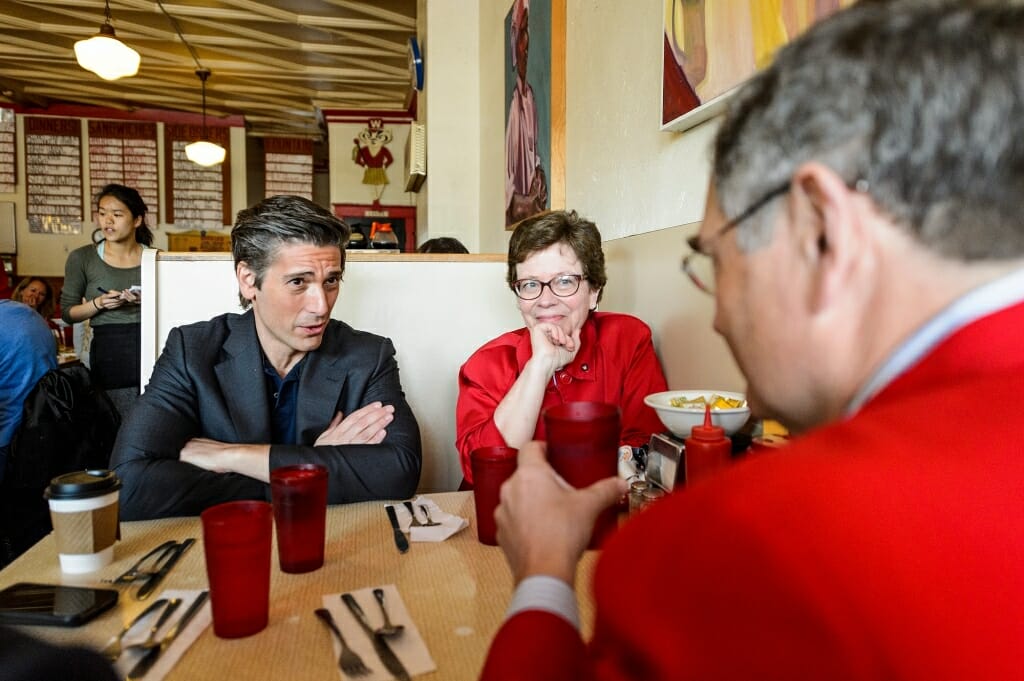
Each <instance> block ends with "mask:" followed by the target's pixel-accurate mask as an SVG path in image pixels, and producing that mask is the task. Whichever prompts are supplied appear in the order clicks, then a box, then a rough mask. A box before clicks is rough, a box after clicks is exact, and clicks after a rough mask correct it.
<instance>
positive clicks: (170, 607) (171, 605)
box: [125, 598, 181, 649]
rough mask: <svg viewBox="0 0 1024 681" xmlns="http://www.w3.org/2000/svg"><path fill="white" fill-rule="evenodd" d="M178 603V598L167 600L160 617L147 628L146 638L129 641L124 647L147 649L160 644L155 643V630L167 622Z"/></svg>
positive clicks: (179, 603)
mask: <svg viewBox="0 0 1024 681" xmlns="http://www.w3.org/2000/svg"><path fill="white" fill-rule="evenodd" d="M179 605H181V599H180V598H172V599H170V600H169V601H167V607H166V608H164V611H163V612H162V613H160V617H158V618H157V619H156V622H154V623H153V626H151V627H150V628H149V634H148V635H147V636H146V640H145V641H143V642H141V643H130V644H128V645H127V646H125V647H126V648H144V649H149V648H153V647H155V646H158V645H160V644H159V643H157V640H156V635H157V632H159V631H160V627H162V626H164V625H165V624H166V623H167V620H169V619H170V617H171V615H173V614H174V611H175V610H177V609H178V606H179Z"/></svg>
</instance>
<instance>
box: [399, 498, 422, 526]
mask: <svg viewBox="0 0 1024 681" xmlns="http://www.w3.org/2000/svg"><path fill="white" fill-rule="evenodd" d="M402 504H404V505H405V508H406V510H408V511H409V515H411V516H412V524H413V525H414V526H416V527H420V526H422V525H423V523H421V522H420V519H419V518H417V517H416V511H415V510H413V507H412V502H411V501H403V502H402Z"/></svg>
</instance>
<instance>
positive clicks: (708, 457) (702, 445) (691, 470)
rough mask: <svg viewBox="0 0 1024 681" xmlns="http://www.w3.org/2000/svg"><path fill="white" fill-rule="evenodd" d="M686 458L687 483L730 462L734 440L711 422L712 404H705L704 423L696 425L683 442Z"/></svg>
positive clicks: (705, 475) (709, 473)
mask: <svg viewBox="0 0 1024 681" xmlns="http://www.w3.org/2000/svg"><path fill="white" fill-rule="evenodd" d="M683 446H684V447H685V451H684V452H683V456H684V457H685V458H686V483H687V484H690V483H692V482H694V481H695V480H699V479H701V478H704V477H707V476H709V475H711V474H712V473H714V472H715V471H717V470H718V469H720V468H724V467H725V466H726V465H727V464H728V463H729V457H730V456H731V454H732V441H731V440H729V438H727V437H726V436H725V430H724V429H723V428H721V427H720V426H716V425H713V424H712V423H711V405H710V404H706V405H704V425H703V426H694V427H693V428H692V429H691V430H690V437H688V438H686V440H685V441H684V442H683Z"/></svg>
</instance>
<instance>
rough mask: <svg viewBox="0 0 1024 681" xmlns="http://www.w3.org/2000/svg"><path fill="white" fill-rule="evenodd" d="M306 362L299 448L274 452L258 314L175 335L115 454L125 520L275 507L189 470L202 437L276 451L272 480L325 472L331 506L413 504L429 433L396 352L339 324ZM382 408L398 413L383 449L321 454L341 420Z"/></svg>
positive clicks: (234, 480) (233, 482) (259, 487)
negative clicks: (280, 474) (284, 471)
mask: <svg viewBox="0 0 1024 681" xmlns="http://www.w3.org/2000/svg"><path fill="white" fill-rule="evenodd" d="M305 361H306V364H305V365H304V367H303V369H302V376H301V379H300V381H299V394H298V405H297V412H296V432H297V434H298V440H299V442H300V443H302V444H298V445H285V444H275V443H272V442H271V424H270V405H269V403H268V399H267V389H266V384H265V374H264V372H263V359H262V352H261V350H260V344H259V339H258V337H257V335H256V325H255V322H254V320H253V313H252V311H251V310H250V311H248V312H246V313H245V314H224V315H220V316H219V317H215V318H213V319H211V320H210V321H208V322H199V323H197V324H190V325H187V326H181V327H178V328H175V329H172V330H171V332H170V334H169V335H168V337H167V344H166V345H165V347H164V350H163V353H161V355H160V357H159V359H158V360H157V362H156V365H155V366H154V369H153V375H152V376H151V378H150V380H149V384H148V385H147V386H146V391H145V392H144V393H143V394H142V396H141V397H140V398H139V402H138V404H136V406H135V407H134V408H133V409H132V411H131V413H130V414H129V416H128V419H127V420H126V421H125V422H124V423H123V424H122V426H121V430H120V432H119V434H118V437H117V441H116V443H115V444H114V451H113V454H112V457H111V467H112V468H114V470H116V471H117V474H118V475H119V476H120V477H121V480H122V482H123V487H122V489H121V498H120V506H121V519H122V520H142V519H148V518H161V517H168V516H183V515H197V514H199V513H201V512H202V511H203V510H204V509H206V508H207V507H209V506H212V505H214V504H218V503H221V502H225V501H236V500H241V499H262V500H269V499H270V485H269V484H267V483H264V482H261V481H259V480H256V479H254V478H250V477H248V476H245V475H240V474H237V473H216V472H213V471H207V470H204V469H201V468H198V467H197V466H193V465H192V464H189V463H184V462H182V461H180V459H179V453H180V451H181V449H182V447H183V446H184V445H185V443H186V442H188V441H189V440H190V439H192V438H196V437H204V438H210V439H213V440H218V441H221V442H231V443H239V444H268V443H269V444H270V445H271V447H270V468H271V470H273V469H274V468H277V467H279V466H286V465H289V464H295V463H307V462H312V463H319V464H322V465H324V466H326V467H327V469H328V471H329V476H330V477H329V486H328V503H332V504H340V503H346V502H352V501H367V500H372V499H401V498H406V497H409V496H412V494H413V493H414V492H415V491H416V485H417V484H418V483H419V476H420V464H421V451H420V433H419V427H418V425H417V424H416V418H415V416H413V413H412V410H411V409H410V408H409V404H408V403H407V402H406V400H405V393H404V392H403V391H402V384H401V381H400V380H399V376H398V364H397V362H396V361H395V349H394V346H393V345H392V343H391V341H390V340H389V339H387V338H383V337H381V336H377V335H374V334H372V333H367V332H364V331H357V330H355V329H353V328H352V327H350V326H349V325H347V324H345V323H343V322H340V321H337V320H331V321H330V322H329V324H328V326H327V329H326V330H325V332H324V340H323V343H322V344H321V345H320V347H319V348H318V349H317V350H315V351H313V352H311V353H309V354H308V355H307V356H306V360H305ZM376 401H380V402H383V403H384V404H390V405H393V406H394V407H395V418H394V421H392V422H391V424H390V425H389V426H388V428H387V437H386V438H385V439H384V442H382V443H381V444H378V445H336V446H320V447H314V446H313V442H315V441H316V438H317V437H319V436H320V434H321V433H322V432H323V431H324V430H326V429H327V426H328V425H329V424H330V422H331V419H332V418H333V417H334V415H335V414H336V413H337V412H338V411H341V412H343V413H345V414H350V413H352V412H353V411H355V410H356V409H358V408H360V407H363V406H365V405H367V404H369V403H371V402H376Z"/></svg>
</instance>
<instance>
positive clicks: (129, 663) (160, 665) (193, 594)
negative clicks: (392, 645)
mask: <svg viewBox="0 0 1024 681" xmlns="http://www.w3.org/2000/svg"><path fill="white" fill-rule="evenodd" d="M199 593H200V592H199V591H198V590H195V591H186V590H175V589H167V590H165V591H163V592H161V594H160V597H161V598H180V599H181V605H179V606H178V609H177V610H175V611H174V614H173V615H172V616H171V618H170V620H169V621H168V622H167V623H165V624H164V626H163V627H161V629H160V631H159V633H158V636H157V640H158V641H159V640H160V637H162V636H163V635H164V634H165V633H166V632H168V631H170V630H171V627H173V626H174V624H175V622H177V621H178V620H179V619H180V618H181V617H182V615H184V614H185V611H186V610H188V606H190V605H191V604H192V601H194V600H195V599H196V598H198V596H199ZM372 596H373V594H371V597H372ZM159 613H160V611H159V610H158V611H157V612H155V613H153V615H152V616H151V617H149V618H147V621H146V622H144V623H140V626H138V627H135V628H134V629H133V630H132V631H131V632H129V633H128V634H126V635H125V637H124V639H123V641H122V643H123V644H124V646H125V647H127V646H128V645H129V644H131V643H141V642H142V641H143V640H145V638H146V636H147V635H148V634H149V627H150V626H152V624H153V623H154V622H155V621H156V618H158V617H159V616H160V615H159ZM211 622H213V614H212V611H211V610H210V602H209V601H207V602H206V604H205V605H203V607H202V608H201V609H200V610H199V612H198V613H196V615H195V617H193V618H192V621H191V622H189V623H188V625H187V626H186V627H185V629H184V631H182V632H181V633H180V634H178V637H177V638H175V639H174V642H173V643H171V645H170V647H169V648H167V650H165V651H164V652H163V653H162V654H161V655H160V659H158V660H157V661H156V663H155V664H153V666H152V667H151V668H150V669H149V671H148V672H146V676H145V677H143V678H144V679H145V681H161V680H162V679H163V678H164V677H165V676H167V673H168V672H170V671H171V669H173V668H174V665H175V664H176V663H177V662H178V660H180V659H181V657H182V656H183V655H184V654H185V653H187V652H188V649H189V647H190V646H191V645H192V644H193V643H195V641H196V639H198V638H199V636H200V634H202V633H203V631H205V630H206V627H208V626H210V623H211ZM142 654H143V652H142V651H141V650H138V649H135V648H132V649H127V650H125V651H124V652H123V653H121V657H120V658H118V660H117V665H116V668H117V673H118V675H119V676H121V677H125V676H127V675H128V672H130V671H131V670H132V667H134V666H135V663H136V662H138V661H139V658H141V657H142Z"/></svg>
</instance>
